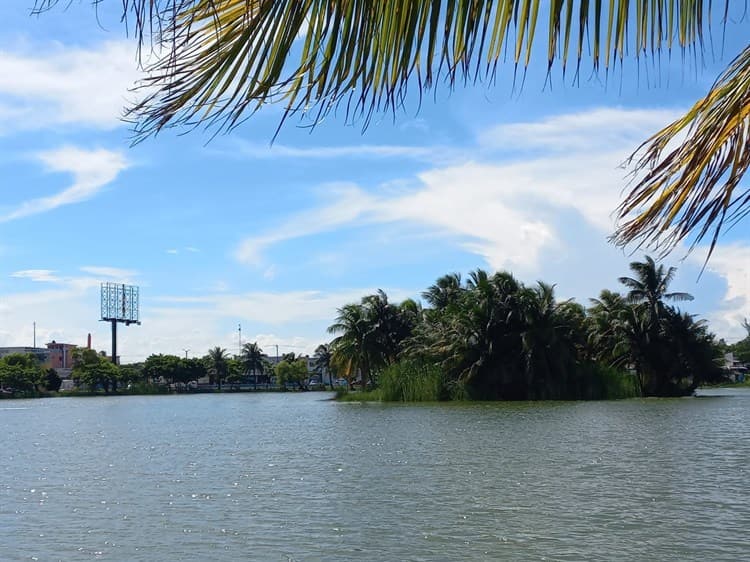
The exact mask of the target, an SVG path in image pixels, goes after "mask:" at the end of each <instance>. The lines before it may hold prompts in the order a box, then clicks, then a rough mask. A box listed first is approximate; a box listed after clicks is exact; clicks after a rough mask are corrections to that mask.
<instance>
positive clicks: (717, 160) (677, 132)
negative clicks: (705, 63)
mask: <svg viewBox="0 0 750 562" xmlns="http://www.w3.org/2000/svg"><path fill="white" fill-rule="evenodd" d="M685 135H686V136H685ZM749 140H750V47H748V48H746V49H745V50H744V51H743V52H742V53H740V55H739V56H738V57H737V58H736V59H735V60H734V61H733V62H732V64H731V65H730V66H729V68H728V69H727V70H726V71H725V72H724V73H723V74H722V75H721V76H720V77H719V79H718V80H717V81H716V82H715V83H714V85H713V87H712V88H711V90H710V91H709V93H708V94H707V95H706V96H705V97H704V98H703V99H701V100H700V101H698V102H697V103H696V104H695V105H694V106H693V107H692V108H691V109H690V111H688V112H687V113H686V114H685V115H684V116H683V117H681V118H679V119H677V120H676V121H674V122H673V123H672V124H670V125H668V126H667V127H665V128H664V129H662V130H661V131H659V132H658V133H656V134H655V135H654V136H652V137H651V138H650V139H648V140H647V141H646V142H645V143H644V144H643V145H641V147H640V148H639V150H638V151H636V153H634V155H633V156H631V163H634V169H633V173H634V174H636V175H638V174H643V175H642V177H640V179H638V181H637V182H636V183H635V185H634V186H633V187H632V189H631V190H630V192H629V193H628V194H627V196H626V198H625V200H624V201H623V202H622V204H621V205H620V207H619V208H618V210H617V214H618V219H619V220H620V221H624V222H622V224H621V226H620V227H619V229H618V230H617V232H616V233H615V235H614V236H613V239H614V241H615V242H616V243H617V244H619V245H625V244H629V243H633V242H636V243H638V244H639V245H642V244H645V245H650V246H653V247H654V248H659V249H660V251H661V252H662V254H665V253H666V252H668V251H669V250H671V249H672V248H674V247H675V246H676V245H677V244H678V243H679V242H681V241H683V240H684V239H685V238H687V237H688V236H690V235H691V234H692V235H693V236H694V237H693V240H692V243H691V248H693V247H695V245H696V244H698V243H700V242H701V241H702V240H703V239H704V238H705V237H706V236H709V237H710V239H711V244H710V247H709V253H708V255H709V256H710V254H711V252H712V251H713V249H714V246H715V245H716V241H717V238H718V236H719V234H720V232H721V230H722V227H723V226H724V225H725V224H728V225H730V226H731V225H732V224H734V223H735V222H736V221H738V220H739V219H741V218H743V217H744V216H745V215H747V213H748V212H750V206H749V204H750V190H748V189H747V188H743V187H741V186H740V180H741V179H742V177H743V175H744V174H745V172H747V169H748V167H749V166H750V144H749V143H748V141H749ZM665 151H667V154H666V156H665V155H664V152H665ZM639 154H640V156H638V155H639ZM633 214H635V216H633Z"/></svg>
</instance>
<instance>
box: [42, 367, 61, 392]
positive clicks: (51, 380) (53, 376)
mask: <svg viewBox="0 0 750 562" xmlns="http://www.w3.org/2000/svg"><path fill="white" fill-rule="evenodd" d="M60 386H62V379H61V378H60V375H58V374H57V371H55V370H54V369H44V388H46V389H47V390H49V391H51V392H57V391H58V390H60Z"/></svg>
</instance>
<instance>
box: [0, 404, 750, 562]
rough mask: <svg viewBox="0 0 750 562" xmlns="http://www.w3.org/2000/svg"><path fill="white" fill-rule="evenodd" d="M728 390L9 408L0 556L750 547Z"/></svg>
mask: <svg viewBox="0 0 750 562" xmlns="http://www.w3.org/2000/svg"><path fill="white" fill-rule="evenodd" d="M718 392H719V393H721V394H724V395H727V396H723V397H704V398H698V399H675V400H632V401H620V402H577V403H574V402H565V403H517V404H512V403H511V404H440V405H414V406H412V405H378V404H365V405H362V404H338V403H335V402H331V401H326V400H324V398H327V397H328V395H327V394H322V393H307V394H257V395H253V394H236V395H230V394H227V395H216V396H215V395H197V396H165V397H119V398H70V399H47V400H29V401H16V402H12V403H10V402H9V403H8V407H7V408H6V407H5V405H4V407H3V409H0V424H1V425H0V427H2V428H3V430H2V433H0V450H1V451H2V455H0V479H1V480H0V492H2V495H1V497H0V500H1V501H0V529H2V532H1V533H0V559H2V560H31V559H34V558H36V559H38V560H66V561H67V560H143V561H147V560H148V561H151V560H213V561H223V560H240V559H243V560H280V561H286V560H290V559H291V560H326V561H328V560H342V561H344V560H368V561H370V560H487V559H507V560H542V559H547V560H581V559H586V560H611V559H623V560H625V559H627V560H709V559H710V560H719V559H724V560H737V559H741V558H742V557H744V556H747V555H748V552H749V551H748V547H747V542H746V540H745V533H746V529H747V526H748V524H750V501H748V500H750V493H748V491H747V484H746V480H747V464H748V461H750V439H748V437H749V435H748V433H749V431H748V427H750V393H747V392H743V391H731V390H725V391H718ZM18 408H22V409H18Z"/></svg>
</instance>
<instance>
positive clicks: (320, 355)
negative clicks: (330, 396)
mask: <svg viewBox="0 0 750 562" xmlns="http://www.w3.org/2000/svg"><path fill="white" fill-rule="evenodd" d="M331 357H332V354H331V344H328V343H322V344H320V345H319V346H318V347H316V348H315V354H314V355H313V369H314V370H315V372H316V373H318V374H319V375H320V380H321V382H322V383H323V384H325V379H324V376H325V375H326V373H327V374H328V383H329V384H330V385H331V390H333V369H332V368H331V367H332V365H331Z"/></svg>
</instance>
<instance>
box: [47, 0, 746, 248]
mask: <svg viewBox="0 0 750 562" xmlns="http://www.w3.org/2000/svg"><path fill="white" fill-rule="evenodd" d="M58 2H59V0H36V2H35V12H37V13H38V12H42V11H45V10H48V9H50V8H51V7H52V6H55V5H56V4H58ZM97 4H98V2H97ZM122 4H123V11H124V13H123V16H124V19H125V20H126V21H127V23H128V24H130V25H134V29H135V34H136V36H137V37H138V39H139V41H140V45H141V47H143V46H144V45H143V44H144V42H145V41H148V39H146V38H148V37H155V38H156V39H154V40H155V41H156V42H158V48H159V49H161V50H162V52H161V53H160V54H161V56H159V57H155V62H153V63H150V64H147V68H146V69H147V71H148V72H147V75H148V78H147V79H146V80H145V83H144V84H143V86H144V88H145V90H144V91H145V92H146V95H145V97H144V99H143V100H142V101H141V102H140V103H138V104H137V105H136V106H135V107H133V108H132V109H131V111H130V117H131V118H132V119H133V120H134V121H135V122H136V135H137V137H136V138H138V139H142V138H144V137H146V136H149V135H152V134H156V133H157V132H159V131H160V130H162V129H163V128H165V127H169V126H174V125H188V126H196V125H197V124H201V123H203V124H207V125H216V126H218V127H220V128H227V129H231V128H232V127H234V126H236V125H237V124H239V123H241V122H242V121H243V120H244V118H246V117H248V116H250V115H252V114H253V113H255V112H256V111H258V110H259V109H261V108H262V107H263V106H264V105H268V104H277V105H280V106H281V109H282V112H281V113H282V117H281V122H280V124H279V127H281V126H282V125H283V124H284V122H285V121H286V120H287V119H288V118H289V117H293V116H303V117H307V118H309V119H311V120H312V123H313V125H314V124H315V123H317V122H319V121H321V120H323V118H325V116H326V115H327V114H328V113H330V112H335V111H336V110H337V109H339V108H340V107H344V108H345V111H346V116H347V117H348V118H355V117H356V118H361V119H362V122H363V126H364V127H366V126H367V125H368V123H369V122H370V120H371V119H372V117H373V116H375V115H376V114H378V113H381V112H389V111H390V112H393V113H394V114H395V113H396V112H397V111H399V110H401V109H402V108H403V106H404V104H405V99H406V94H407V90H409V89H414V90H416V91H417V92H418V93H419V94H420V99H421V97H422V96H421V94H423V93H425V92H426V91H427V90H429V89H432V88H437V85H438V84H444V85H447V87H448V88H449V89H452V88H454V87H455V85H456V83H458V84H464V85H465V84H476V83H482V82H491V81H493V80H494V79H495V77H496V75H497V72H498V67H499V66H500V65H502V63H503V62H504V60H505V59H506V58H507V59H510V60H511V61H512V62H513V63H514V64H513V76H514V80H515V78H516V74H517V72H518V68H519V66H520V67H522V68H523V72H524V73H525V71H526V68H527V67H528V66H529V64H530V62H531V54H532V47H533V44H534V42H535V41H536V42H538V41H540V40H544V39H543V38H546V41H547V60H546V61H544V63H542V64H544V65H545V66H546V68H547V70H548V72H551V70H552V68H553V67H554V66H555V65H557V66H558V67H559V68H560V69H561V71H562V74H563V76H565V75H566V72H567V71H568V66H569V63H570V62H571V59H574V64H573V65H571V66H574V67H575V76H576V81H577V79H578V76H579V75H580V73H581V72H582V69H581V63H582V61H583V60H584V58H586V59H590V61H591V64H592V67H593V70H594V71H595V72H598V71H600V70H603V72H604V73H605V74H609V73H610V72H611V71H612V70H613V69H614V68H616V66H617V65H618V63H619V64H620V65H622V64H623V60H624V59H625V58H626V57H634V58H635V59H636V60H639V61H640V60H641V59H647V58H651V59H659V58H660V57H661V56H662V53H664V52H665V51H667V52H669V53H670V54H671V52H672V49H673V45H674V44H675V43H677V44H678V45H679V47H680V49H681V50H682V52H683V55H686V54H692V55H694V56H695V58H696V59H698V60H700V57H701V56H702V54H703V50H704V49H705V48H706V45H707V43H709V41H707V40H706V39H707V38H706V32H709V33H710V30H711V26H712V23H717V21H716V20H717V17H716V14H719V17H720V18H722V21H723V23H724V24H726V22H727V20H728V19H729V18H730V13H729V10H730V2H729V0H725V1H724V3H723V7H722V8H720V9H717V7H715V6H714V3H712V2H705V1H704V0H680V1H679V2H678V3H677V4H675V3H674V2H666V1H656V0H654V1H651V2H632V1H631V0H611V1H610V2H601V1H596V2H591V1H590V0H559V1H556V2H545V1H542V0H524V1H523V2H521V1H520V0H451V1H448V0H433V1H429V2H428V1H427V0H424V1H422V2H403V1H402V0H380V1H378V2H355V1H353V0H348V1H343V0H342V1H337V2H333V1H331V0H309V1H306V2H276V1H272V0H222V1H220V2H217V1H216V0H123V1H122ZM716 4H719V3H718V2H717V3H716ZM540 10H541V12H542V13H541V17H540ZM712 12H713V13H712ZM744 20H745V22H747V18H745V19H744ZM545 21H546V22H547V26H546V29H541V30H540V29H538V28H539V27H543V26H544V24H543V23H542V22H545ZM300 38H302V39H303V40H301V41H298V39H300ZM147 50H148V49H147ZM508 51H510V53H509V52H508ZM687 58H688V57H685V56H683V61H684V60H686V59H687ZM749 81H750V45H749V46H748V47H746V48H745V49H744V50H743V51H742V52H741V53H740V54H739V55H738V56H737V57H736V58H735V59H734V60H733V61H732V62H731V63H730V64H729V66H728V68H727V69H726V70H725V71H724V72H723V73H722V74H721V75H720V76H719V77H718V79H717V80H716V82H715V83H714V85H713V86H712V88H711V89H710V91H709V92H708V93H707V94H706V96H705V97H704V98H702V99H700V100H698V101H697V102H696V103H695V105H694V106H693V107H692V108H691V109H690V110H689V111H688V112H687V113H686V114H685V115H684V116H682V117H680V118H678V119H677V120H675V121H674V122H673V123H671V124H670V125H668V126H667V127H665V128H664V129H662V130H661V131H658V132H657V133H655V134H654V135H653V136H652V137H651V138H649V139H648V140H647V141H646V142H644V144H643V145H642V146H641V147H640V148H641V149H643V151H642V152H641V151H640V150H639V151H636V153H639V154H642V156H640V157H636V156H635V155H636V153H634V155H633V156H632V157H631V160H632V161H633V162H634V164H635V169H634V177H639V173H640V172H644V174H643V175H642V176H640V177H641V179H639V180H638V181H637V182H636V184H635V185H634V186H633V188H632V190H631V191H630V193H629V194H628V195H627V197H626V198H625V200H624V201H623V202H622V204H621V205H620V207H619V209H618V217H619V219H621V220H622V221H624V222H623V224H622V225H621V227H620V229H619V230H618V231H617V232H616V233H615V235H614V240H615V241H616V242H617V243H619V244H626V243H629V242H632V241H637V240H641V241H650V242H655V241H657V240H658V239H661V240H660V241H661V242H662V243H663V244H665V245H666V246H665V247H666V248H671V247H673V245H675V244H677V243H678V242H679V241H681V240H683V239H684V238H685V237H687V236H688V235H690V234H691V233H693V234H695V243H697V242H698V241H700V240H701V239H702V238H703V237H704V236H706V235H708V234H710V235H711V237H712V239H713V240H712V241H713V242H715V241H716V238H717V237H718V235H719V232H720V230H721V227H722V225H723V224H724V221H729V222H730V223H731V222H733V221H734V220H736V219H738V218H741V217H742V216H744V214H745V213H746V212H747V210H748V206H749V205H750V198H747V197H745V196H744V194H743V193H735V191H736V188H737V187H738V184H739V182H740V179H741V178H742V177H743V176H744V174H745V172H746V171H747V169H748V166H750V149H749V148H748V143H747V142H746V138H747V134H748V130H749V129H750V120H749V119H748V113H750V88H748V82H749ZM673 145H676V146H675V147H674V148H673ZM665 153H666V154H665ZM634 212H635V213H636V215H635V216H634V217H633V216H631V213H634ZM665 233H666V234H665ZM711 249H713V244H712V245H711Z"/></svg>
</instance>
